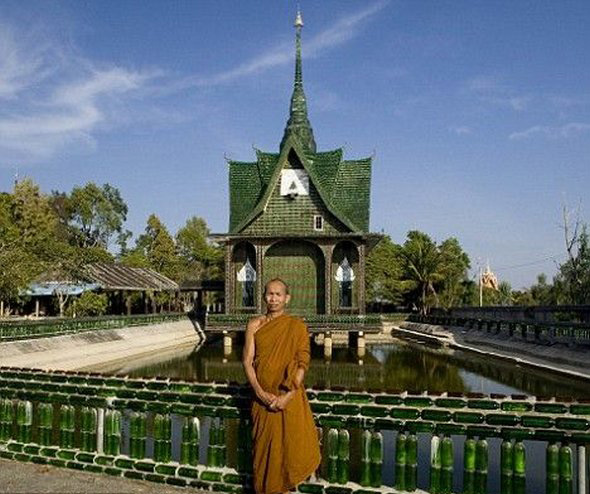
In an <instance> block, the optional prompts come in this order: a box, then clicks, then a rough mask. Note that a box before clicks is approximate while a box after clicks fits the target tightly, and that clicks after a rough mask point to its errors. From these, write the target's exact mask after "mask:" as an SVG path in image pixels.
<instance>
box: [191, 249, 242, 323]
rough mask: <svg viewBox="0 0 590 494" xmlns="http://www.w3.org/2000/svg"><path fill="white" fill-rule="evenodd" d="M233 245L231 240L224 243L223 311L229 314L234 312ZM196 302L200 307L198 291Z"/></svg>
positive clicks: (200, 299) (200, 298)
mask: <svg viewBox="0 0 590 494" xmlns="http://www.w3.org/2000/svg"><path fill="white" fill-rule="evenodd" d="M232 253H233V246H232V244H231V242H227V243H226V244H225V313H226V314H231V313H233V312H234V310H235V307H234V279H233V278H234V275H233V272H234V270H233V269H232V268H233V263H232ZM198 297H199V298H198V300H197V304H198V306H199V307H202V304H203V295H202V293H201V292H200V291H199V292H198Z"/></svg>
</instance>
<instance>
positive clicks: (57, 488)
mask: <svg viewBox="0 0 590 494" xmlns="http://www.w3.org/2000/svg"><path fill="white" fill-rule="evenodd" d="M189 492H192V493H198V492H202V491H198V490H196V489H190V488H188V489H187V488H182V487H173V486H170V485H162V484H157V483H155V482H146V481H142V480H131V479H126V478H122V477H110V476H109V475H103V474H97V473H87V472H78V471H74V470H70V469H65V468H58V467H53V466H48V465H36V464H34V463H21V462H20V461H11V460H4V459H0V493H7V494H17V493H19V494H41V493H52V494H78V493H79V494H102V493H104V494H107V493H109V494H110V493H116V494H180V493H184V494H187V493H189Z"/></svg>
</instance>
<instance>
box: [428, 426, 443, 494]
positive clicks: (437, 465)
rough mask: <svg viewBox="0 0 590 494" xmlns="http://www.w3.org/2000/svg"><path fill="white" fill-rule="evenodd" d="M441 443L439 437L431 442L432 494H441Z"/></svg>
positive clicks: (433, 438) (433, 437) (430, 491)
mask: <svg viewBox="0 0 590 494" xmlns="http://www.w3.org/2000/svg"><path fill="white" fill-rule="evenodd" d="M441 467H442V463H441V441H440V438H439V437H438V436H432V439H431V441H430V490H429V491H428V492H429V493H430V494H440V489H441V486H440V480H441V479H440V477H441Z"/></svg>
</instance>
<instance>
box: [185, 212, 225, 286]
mask: <svg viewBox="0 0 590 494" xmlns="http://www.w3.org/2000/svg"><path fill="white" fill-rule="evenodd" d="M209 233H210V232H209V228H208V226H207V222H206V221H205V220H204V219H203V218H199V217H197V216H193V217H191V218H189V219H188V220H187V222H186V223H185V225H184V226H183V227H182V228H181V229H180V230H178V232H177V233H176V245H177V248H178V253H179V256H180V262H181V263H182V267H183V269H182V278H184V279H205V278H206V279H222V277H223V250H222V249H221V248H220V247H219V246H218V245H215V244H213V243H211V242H210V241H209V240H208V237H209Z"/></svg>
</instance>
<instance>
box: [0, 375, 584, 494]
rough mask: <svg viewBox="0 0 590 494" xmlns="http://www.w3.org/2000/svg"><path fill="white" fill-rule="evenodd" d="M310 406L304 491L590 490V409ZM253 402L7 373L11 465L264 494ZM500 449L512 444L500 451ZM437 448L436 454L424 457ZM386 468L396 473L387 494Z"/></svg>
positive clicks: (354, 402) (327, 397)
mask: <svg viewBox="0 0 590 494" xmlns="http://www.w3.org/2000/svg"><path fill="white" fill-rule="evenodd" d="M308 397H309V400H310V403H311V406H312V409H313V412H314V416H315V420H316V423H317V425H318V426H319V427H320V428H321V431H322V443H323V444H322V457H323V460H322V466H321V468H320V469H319V471H318V472H317V473H316V475H315V476H314V477H313V478H312V480H310V481H307V482H305V483H303V484H301V485H300V486H299V491H300V492H303V493H308V494H371V493H375V494H376V493H378V492H383V491H384V490H385V491H389V492H415V491H417V489H418V487H420V488H422V489H425V490H426V491H427V492H429V493H433V494H436V493H451V492H463V493H466V494H483V493H486V492H488V484H489V476H493V475H496V474H498V473H499V477H500V490H501V493H502V494H516V493H524V492H525V487H526V486H525V484H526V474H527V469H528V470H531V469H533V473H534V474H535V475H537V476H541V477H542V478H543V479H544V483H545V486H546V492H547V493H548V494H553V493H555V494H557V493H560V494H569V493H573V492H574V490H575V486H576V484H577V485H578V488H579V491H578V492H579V493H585V492H586V491H585V489H586V472H587V461H586V444H588V443H590V422H589V420H588V418H589V416H590V400H588V401H574V400H571V401H557V400H555V399H552V398H546V399H545V398H529V397H526V396H511V397H507V396H503V395H489V396H488V395H483V394H467V395H461V394H452V393H441V394H432V393H431V394H427V393H419V394H412V393H408V392H356V391H339V390H334V389H331V390H330V389H311V390H309V391H308ZM250 400H251V398H250V393H249V389H248V388H246V387H244V386H240V385H236V384H228V383H198V382H187V381H177V380H171V379H160V378H155V379H132V378H127V377H116V376H107V375H98V374H88V373H74V372H45V371H38V370H24V369H13V368H0V457H3V458H8V459H15V460H20V461H30V462H35V463H39V464H50V465H56V466H60V467H66V468H73V469H78V470H84V471H90V472H96V473H105V474H109V475H114V476H124V477H129V478H135V479H144V480H151V481H154V482H161V483H167V484H172V485H178V486H192V487H197V488H199V489H206V490H213V491H220V492H221V491H223V492H235V493H241V492H244V491H249V490H251V447H252V444H251V435H250V432H249V431H250V415H249V405H250ZM394 434H395V440H394V443H395V447H388V448H385V447H384V435H392V436H393V435H394ZM453 438H454V439H453ZM495 438H499V440H500V441H501V445H500V448H499V451H498V452H497V453H496V452H494V453H491V452H492V451H495V450H494V448H490V442H491V441H496V440H497V439H495ZM353 439H355V440H356V443H357V444H358V446H359V451H360V452H359V453H358V454H352V453H353V449H352V447H351V445H352V444H353V442H355V441H353ZM204 440H207V445H206V449H203V451H202V452H203V454H199V450H200V443H201V442H202V441H204ZM424 440H426V441H428V442H429V444H430V447H429V448H428V449H426V448H421V447H419V443H420V442H422V441H424ZM524 441H527V446H526V447H525V443H524ZM461 442H462V446H461V450H462V451H463V468H462V470H463V472H462V475H460V473H461V472H459V471H457V470H458V468H457V465H456V463H457V460H458V457H459V456H460V451H459V447H458V444H461ZM546 442H548V444H546ZM533 447H537V448H538V447H542V448H544V451H545V455H546V459H547V461H546V467H545V468H543V462H542V461H536V460H535V464H531V461H530V458H529V461H528V462H527V450H529V449H531V448H533ZM496 455H497V456H496ZM498 457H499V458H498ZM576 458H578V462H579V463H578V468H577V469H574V464H575V462H576ZM494 460H499V462H498V465H499V467H498V468H499V470H500V471H499V472H497V471H492V468H491V467H490V465H495V464H496V462H495V461H494ZM386 464H387V465H392V468H393V470H394V475H393V476H391V475H388V476H387V477H388V478H389V479H390V480H388V481H387V484H388V485H384V480H383V479H384V470H385V467H384V465H386ZM424 465H428V468H429V474H428V478H427V479H426V480H425V481H424V479H422V481H421V482H420V483H419V482H418V471H419V467H420V466H424ZM529 479H530V477H529ZM419 484H420V485H419ZM421 484H424V485H421ZM457 485H459V487H458V489H453V486H457ZM539 492H540V491H539ZM535 494H537V491H536V490H535Z"/></svg>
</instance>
